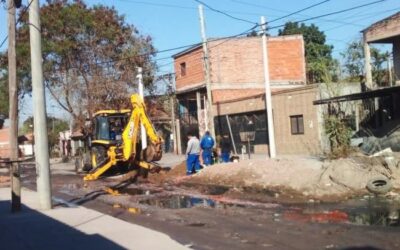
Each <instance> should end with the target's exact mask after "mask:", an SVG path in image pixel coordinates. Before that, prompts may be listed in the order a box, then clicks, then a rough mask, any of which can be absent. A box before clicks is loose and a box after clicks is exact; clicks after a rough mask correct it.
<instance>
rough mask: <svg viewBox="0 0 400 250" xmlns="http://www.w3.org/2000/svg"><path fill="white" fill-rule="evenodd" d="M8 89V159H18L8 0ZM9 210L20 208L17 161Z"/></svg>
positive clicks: (14, 69) (12, 16)
mask: <svg viewBox="0 0 400 250" xmlns="http://www.w3.org/2000/svg"><path fill="white" fill-rule="evenodd" d="M7 9H8V91H9V101H10V103H9V119H10V131H9V141H10V160H11V161H16V160H18V87H17V58H16V52H15V29H16V23H15V5H14V1H13V0H8V8H7ZM10 175H11V211H12V212H17V211H20V210H21V182H20V178H19V166H18V163H16V162H12V163H11V169H10Z"/></svg>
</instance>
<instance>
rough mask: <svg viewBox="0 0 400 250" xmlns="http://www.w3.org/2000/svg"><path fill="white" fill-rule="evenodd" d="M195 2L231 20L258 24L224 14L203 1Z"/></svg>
mask: <svg viewBox="0 0 400 250" xmlns="http://www.w3.org/2000/svg"><path fill="white" fill-rule="evenodd" d="M193 1H195V2H197V3H199V4H202V5H204V6H206V7H207V8H208V9H210V10H212V11H214V12H216V13H219V14H222V15H224V16H227V17H229V18H232V19H234V20H237V21H242V22H246V23H251V24H256V22H252V21H249V20H246V19H242V18H239V17H235V16H232V15H230V14H228V13H226V12H224V11H221V10H217V9H214V8H213V7H211V6H210V5H208V4H206V3H205V2H203V1H200V0H193Z"/></svg>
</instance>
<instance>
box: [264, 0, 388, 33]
mask: <svg viewBox="0 0 400 250" xmlns="http://www.w3.org/2000/svg"><path fill="white" fill-rule="evenodd" d="M385 1H386V0H378V1H374V2H370V3H366V4H362V5H357V6H354V7H351V8H347V9H342V10H338V11H334V12H330V13H326V14H322V15H319V16H314V17H309V18H306V19H302V20H299V21H294V23H303V22H307V21H310V20H314V19H318V18H321V17H326V16H331V15H337V14H341V13H344V12H348V11H351V10H355V9H359V8H363V7H366V6H370V5H373V4H377V3H381V2H385ZM265 24H268V22H266V23H263V24H258V26H261V25H265ZM284 26H285V24H281V25H277V26H273V27H269V28H268V29H276V28H281V27H284Z"/></svg>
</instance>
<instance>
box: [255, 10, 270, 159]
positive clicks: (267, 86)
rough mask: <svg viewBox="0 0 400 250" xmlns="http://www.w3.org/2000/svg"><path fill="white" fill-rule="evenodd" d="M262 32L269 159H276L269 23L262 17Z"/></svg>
mask: <svg viewBox="0 0 400 250" xmlns="http://www.w3.org/2000/svg"><path fill="white" fill-rule="evenodd" d="M261 31H262V33H263V34H262V39H261V41H262V49H263V59H264V60H263V62H264V83H265V105H266V109H267V123H268V139H269V141H268V144H269V157H270V158H275V157H276V148H275V131H274V117H273V116H272V96H271V86H270V82H269V65H268V42H267V35H266V33H267V23H266V21H265V17H261ZM249 151H250V148H249ZM249 153H250V152H249ZM249 155H250V154H249Z"/></svg>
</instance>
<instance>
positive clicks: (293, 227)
mask: <svg viewBox="0 0 400 250" xmlns="http://www.w3.org/2000/svg"><path fill="white" fill-rule="evenodd" d="M172 176H174V178H171V177H172ZM185 178H186V177H184V176H181V175H180V172H179V168H177V169H176V170H175V171H171V172H170V173H161V174H159V175H157V176H150V178H149V179H137V180H135V182H134V183H119V180H118V179H115V178H107V179H103V180H98V181H95V182H91V183H88V184H86V185H85V184H84V183H83V181H82V176H81V175H76V174H75V173H74V170H73V166H72V165H71V166H70V165H68V164H66V165H60V166H58V167H55V168H54V170H53V171H52V185H53V195H54V196H55V197H56V198H57V199H56V206H73V205H76V204H79V205H83V206H87V207H90V208H93V209H96V210H99V211H101V212H104V213H107V214H110V215H112V216H115V217H118V218H120V219H123V220H126V221H129V222H132V223H137V224H140V225H143V226H146V227H149V228H152V229H155V230H158V231H162V232H165V233H167V234H168V235H170V236H171V237H172V238H174V239H176V240H177V241H179V242H181V243H183V244H186V245H189V246H191V247H192V248H193V249H400V238H399V237H398V233H399V231H400V230H399V228H400V227H398V226H399V225H400V221H399V217H398V215H399V211H400V209H399V207H398V206H397V204H398V203H399V201H398V199H397V198H393V199H391V200H389V201H388V200H387V199H377V198H373V197H369V196H368V197H361V198H359V199H353V200H349V201H347V202H343V203H335V204H321V203H316V202H315V201H314V202H312V201H308V203H303V201H302V200H296V199H295V198H291V197H290V194H288V195H287V197H281V196H279V197H276V196H275V193H273V192H271V193H257V192H252V190H235V189H226V188H224V187H219V186H207V185H206V186H198V185H194V184H192V185H184V184H183V183H185V181H184V180H185ZM22 179H23V185H24V186H25V187H28V188H32V189H35V185H36V184H35V179H36V176H35V171H34V168H33V166H31V165H26V166H24V167H23V169H22ZM167 179H168V181H167ZM172 179H173V180H174V181H171V180H172ZM182 180H183V181H182ZM118 185H119V189H118V193H116V192H115V193H114V194H110V192H106V191H104V188H106V187H116V186H118ZM114 190H116V189H114ZM396 214H397V217H396ZM365 224H371V225H365ZM110 226H112V225H110ZM127 237H128V236H127ZM155 240H156V239H155Z"/></svg>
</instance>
